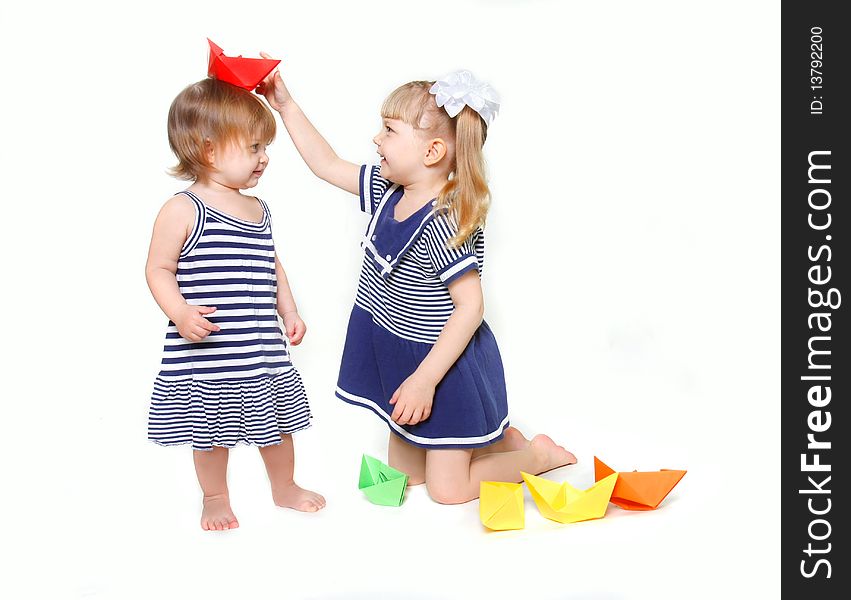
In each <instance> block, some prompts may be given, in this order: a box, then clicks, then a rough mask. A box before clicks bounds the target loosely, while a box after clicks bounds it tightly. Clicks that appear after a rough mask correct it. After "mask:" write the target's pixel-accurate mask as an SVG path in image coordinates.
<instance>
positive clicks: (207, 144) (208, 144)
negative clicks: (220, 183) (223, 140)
mask: <svg viewBox="0 0 851 600" xmlns="http://www.w3.org/2000/svg"><path fill="white" fill-rule="evenodd" d="M215 150H216V149H215V147H214V146H213V142H212V140H210V138H206V139H205V140H204V156H205V157H206V159H207V162H208V163H209V164H210V166H213V160H214V159H215V158H216V151H215Z"/></svg>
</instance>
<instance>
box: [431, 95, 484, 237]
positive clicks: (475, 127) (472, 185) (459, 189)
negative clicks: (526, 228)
mask: <svg viewBox="0 0 851 600" xmlns="http://www.w3.org/2000/svg"><path fill="white" fill-rule="evenodd" d="M453 121H454V122H455V169H454V171H453V176H452V177H451V178H450V179H449V181H447V182H446V185H445V186H444V187H443V189H442V190H441V191H440V194H439V195H438V197H437V207H438V209H440V208H447V207H448V208H449V209H450V211H451V213H452V215H453V216H454V217H455V220H456V222H457V223H458V233H457V234H456V235H455V236H453V237H452V238H451V239H450V240H449V245H450V246H451V247H454V248H457V247H459V246H460V245H461V244H462V243H463V242H464V240H466V239H467V238H468V237H470V236H471V235H472V234H473V232H475V231H476V229H477V228H479V227H482V226H484V224H485V218H486V217H487V213H488V208H489V207H490V189H488V184H487V180H486V179H485V159H484V155H483V153H482V146H483V145H484V143H485V139H487V125H486V124H485V122H484V121H483V120H482V118H481V117H480V116H479V114H478V113H477V112H475V111H474V110H473V109H472V108H470V107H469V106H465V107H464V109H463V110H462V111H461V112H460V113H458V115H457V116H456V117H455V118H454V119H453Z"/></svg>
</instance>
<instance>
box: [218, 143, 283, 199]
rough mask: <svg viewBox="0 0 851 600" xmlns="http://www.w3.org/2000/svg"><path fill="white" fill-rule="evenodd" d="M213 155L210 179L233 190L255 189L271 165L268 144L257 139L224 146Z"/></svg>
mask: <svg viewBox="0 0 851 600" xmlns="http://www.w3.org/2000/svg"><path fill="white" fill-rule="evenodd" d="M211 153H212V156H211V163H212V169H211V170H210V173H209V177H210V179H211V180H212V181H214V182H215V183H218V184H219V185H223V186H225V187H229V188H231V189H239V190H244V189H247V188H252V187H254V186H255V185H257V183H258V182H259V181H260V176H261V175H263V171H264V170H265V169H266V166H267V165H268V164H269V156H268V155H267V154H266V142H265V141H263V140H260V139H258V138H257V137H250V138H246V139H241V140H240V141H238V142H235V143H229V144H223V145H221V146H219V147H217V148H215V149H213V150H212V151H211Z"/></svg>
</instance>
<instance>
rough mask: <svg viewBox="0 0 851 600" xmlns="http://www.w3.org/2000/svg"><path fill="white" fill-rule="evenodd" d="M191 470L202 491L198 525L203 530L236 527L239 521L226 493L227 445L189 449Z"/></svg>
mask: <svg viewBox="0 0 851 600" xmlns="http://www.w3.org/2000/svg"><path fill="white" fill-rule="evenodd" d="M192 457H193V460H194V461H195V474H196V475H197V476H198V483H199V484H201V490H202V491H203V492H204V508H203V510H202V511H201V528H202V529H206V530H207V531H223V530H225V529H236V528H237V527H239V521H237V520H236V517H235V516H234V514H233V511H232V510H231V508H230V497H229V496H228V483H227V471H228V449H227V448H220V447H218V446H213V449H212V450H209V451H201V450H194V451H193V452H192Z"/></svg>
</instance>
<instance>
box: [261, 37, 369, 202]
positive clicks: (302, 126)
mask: <svg viewBox="0 0 851 600" xmlns="http://www.w3.org/2000/svg"><path fill="white" fill-rule="evenodd" d="M260 55H261V56H262V57H263V58H271V57H270V56H269V55H268V54H266V53H265V52H261V53H260ZM256 92H257V93H258V94H261V95H263V96H265V97H266V100H267V101H268V102H269V106H271V107H272V108H274V109H275V110H276V111H278V113H280V115H281V120H283V122H284V127H286V128H287V132H288V133H289V134H290V137H291V138H292V140H293V143H294V144H295V147H296V149H297V150H298V153H299V154H301V157H302V159H304V162H305V163H306V164H307V166H308V167H309V168H310V170H311V171H313V174H314V175H316V176H317V177H319V178H320V179H324V180H325V181H327V182H328V183H331V184H333V185H336V186H337V187H338V188H341V189H344V190H346V191H347V192H350V193H352V194H355V195H358V183H359V181H358V180H359V176H360V166H359V165H356V164H354V163H350V162H348V161H346V160H343V159H342V158H340V157H339V156H337V153H336V152H334V149H333V148H331V145H330V144H329V143H328V142H327V141H325V138H323V137H322V135H321V134H320V133H319V132H318V131H317V130H316V128H315V127H314V126H313V123H311V122H310V120H309V119H308V118H307V117H306V116H305V114H304V113H303V112H302V110H301V108H299V106H298V104H296V103H295V101H294V100H293V99H292V96H290V92H289V90H287V86H286V85H284V80H283V79H282V78H281V74H280V73H279V72H278V70H277V69H275V71H274V72H272V73H271V74H270V75H269V76H268V77H266V79H264V80H263V81H262V82H260V85H258V86H257V90H256Z"/></svg>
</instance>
